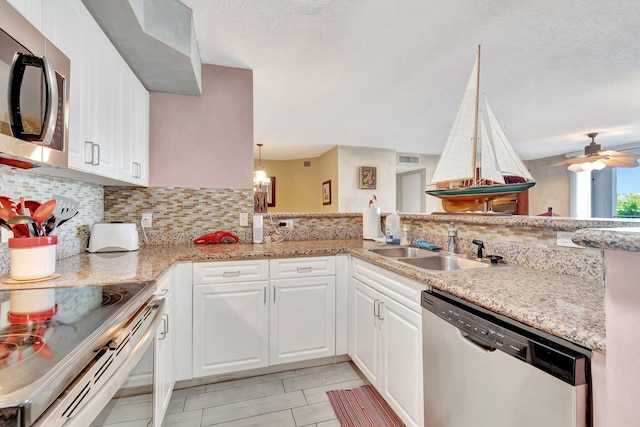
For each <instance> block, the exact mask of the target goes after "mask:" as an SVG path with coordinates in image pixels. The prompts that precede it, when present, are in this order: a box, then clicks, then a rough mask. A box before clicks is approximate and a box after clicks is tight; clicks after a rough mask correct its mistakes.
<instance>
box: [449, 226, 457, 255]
mask: <svg viewBox="0 0 640 427" xmlns="http://www.w3.org/2000/svg"><path fill="white" fill-rule="evenodd" d="M447 251H449V252H451V253H452V254H457V253H458V230H456V228H455V227H454V226H453V221H452V222H451V224H449V240H448V241H447Z"/></svg>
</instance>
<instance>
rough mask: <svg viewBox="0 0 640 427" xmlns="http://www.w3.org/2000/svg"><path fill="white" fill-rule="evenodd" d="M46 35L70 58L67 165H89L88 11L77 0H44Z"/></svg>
mask: <svg viewBox="0 0 640 427" xmlns="http://www.w3.org/2000/svg"><path fill="white" fill-rule="evenodd" d="M45 13H46V16H47V22H46V23H45V35H46V36H47V37H48V38H49V40H51V42H53V43H54V44H55V45H56V46H57V47H58V49H60V50H61V51H62V52H63V53H64V54H65V55H66V56H67V57H68V58H69V60H70V61H71V71H70V72H71V75H70V76H69V77H70V78H69V80H68V82H67V84H68V85H69V139H68V145H67V153H68V156H69V167H73V168H75V169H88V168H89V166H88V165H87V164H85V144H84V141H85V131H84V129H85V124H86V116H85V110H84V108H85V105H84V104H85V100H84V99H83V98H84V95H83V91H84V79H85V71H84V70H85V65H84V62H85V61H84V51H85V46H84V44H85V37H84V32H85V27H84V19H85V16H86V15H87V14H88V12H87V11H86V9H85V7H84V5H83V4H82V2H81V1H80V0H47V2H46V3H45Z"/></svg>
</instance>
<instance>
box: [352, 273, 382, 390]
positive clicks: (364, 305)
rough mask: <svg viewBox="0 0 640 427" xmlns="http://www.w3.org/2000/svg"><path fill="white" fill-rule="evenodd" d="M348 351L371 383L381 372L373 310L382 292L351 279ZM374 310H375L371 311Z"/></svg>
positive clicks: (378, 334) (377, 331)
mask: <svg viewBox="0 0 640 427" xmlns="http://www.w3.org/2000/svg"><path fill="white" fill-rule="evenodd" d="M352 284H353V290H352V302H351V304H350V308H351V313H350V316H351V322H350V325H349V326H350V328H351V330H350V331H349V339H350V342H349V355H350V356H351V359H352V360H353V362H354V363H355V364H356V365H357V366H358V368H360V370H361V371H362V372H363V373H364V374H365V376H366V377H367V378H368V379H369V381H371V383H372V384H373V385H376V386H377V384H378V382H379V374H380V351H379V348H380V331H379V329H378V322H379V320H378V318H377V317H376V313H377V310H378V305H379V303H380V298H381V296H382V295H381V294H380V293H378V292H376V291H374V290H373V289H371V288H370V287H368V286H366V285H364V284H362V283H361V282H360V281H358V280H356V279H352ZM374 310H376V311H374Z"/></svg>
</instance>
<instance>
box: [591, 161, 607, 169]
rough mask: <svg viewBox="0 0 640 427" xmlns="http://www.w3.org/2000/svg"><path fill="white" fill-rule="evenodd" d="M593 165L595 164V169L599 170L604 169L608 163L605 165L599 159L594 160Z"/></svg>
mask: <svg viewBox="0 0 640 427" xmlns="http://www.w3.org/2000/svg"><path fill="white" fill-rule="evenodd" d="M591 165H592V166H593V169H594V170H597V171H599V170H602V169H604V168H606V167H607V165H605V164H604V163H603V162H601V161H600V160H597V161H595V162H593V163H592V164H591Z"/></svg>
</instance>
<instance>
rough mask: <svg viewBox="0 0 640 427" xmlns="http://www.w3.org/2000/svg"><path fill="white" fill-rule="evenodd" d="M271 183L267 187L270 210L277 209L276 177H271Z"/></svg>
mask: <svg viewBox="0 0 640 427" xmlns="http://www.w3.org/2000/svg"><path fill="white" fill-rule="evenodd" d="M269 179H270V180H271V183H270V184H269V186H268V187H267V206H268V207H270V208H275V207H276V177H275V176H270V177H269Z"/></svg>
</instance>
